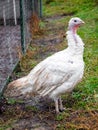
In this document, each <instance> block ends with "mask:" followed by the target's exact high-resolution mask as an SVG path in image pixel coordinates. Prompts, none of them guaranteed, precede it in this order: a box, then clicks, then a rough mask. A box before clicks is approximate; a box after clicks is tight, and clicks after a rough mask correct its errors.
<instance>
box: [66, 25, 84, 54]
mask: <svg viewBox="0 0 98 130" xmlns="http://www.w3.org/2000/svg"><path fill="white" fill-rule="evenodd" d="M77 28H78V27H74V28H71V29H69V30H68V31H67V41H68V49H69V50H70V51H71V52H72V53H74V54H79V55H83V50H84V43H83V41H82V39H81V38H80V37H79V35H77Z"/></svg>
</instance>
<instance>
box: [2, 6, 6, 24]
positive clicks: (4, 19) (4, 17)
mask: <svg viewBox="0 0 98 130" xmlns="http://www.w3.org/2000/svg"><path fill="white" fill-rule="evenodd" d="M3 21H4V26H6V15H5V6H3Z"/></svg>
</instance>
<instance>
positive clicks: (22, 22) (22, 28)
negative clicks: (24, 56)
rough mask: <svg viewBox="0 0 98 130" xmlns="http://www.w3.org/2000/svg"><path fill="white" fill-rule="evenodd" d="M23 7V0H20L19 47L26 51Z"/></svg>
mask: <svg viewBox="0 0 98 130" xmlns="http://www.w3.org/2000/svg"><path fill="white" fill-rule="evenodd" d="M24 7H25V6H24V0H20V21H21V22H20V24H21V25H20V26H21V27H20V28H21V48H22V52H23V53H25V51H26V41H25V17H24V14H25V12H24Z"/></svg>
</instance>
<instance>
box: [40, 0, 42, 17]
mask: <svg viewBox="0 0 98 130" xmlns="http://www.w3.org/2000/svg"><path fill="white" fill-rule="evenodd" d="M40 17H42V0H40Z"/></svg>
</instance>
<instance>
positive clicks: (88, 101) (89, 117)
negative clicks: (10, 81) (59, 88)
mask: <svg viewBox="0 0 98 130" xmlns="http://www.w3.org/2000/svg"><path fill="white" fill-rule="evenodd" d="M46 1H48V0H43V19H44V20H41V21H40V28H41V29H42V32H43V34H42V35H35V37H34V38H33V40H39V41H42V42H43V39H45V38H46V39H47V38H50V39H53V38H54V37H55V38H57V37H58V36H59V34H60V35H62V31H63V33H64V31H65V32H66V31H67V26H68V21H69V19H70V18H71V17H76V16H77V17H80V18H81V19H82V20H84V21H85V25H84V26H83V27H81V28H80V29H79V31H78V34H79V35H80V36H81V38H82V39H83V41H84V43H85V51H84V61H85V74H84V77H83V80H82V82H81V83H79V84H78V85H77V87H76V88H75V89H74V91H73V92H72V94H71V95H66V94H65V95H63V96H62V98H63V100H64V104H65V107H66V108H67V109H66V111H65V112H63V113H61V114H60V115H58V116H56V117H54V118H53V115H52V116H51V114H50V113H51V112H50V113H48V115H49V117H50V118H51V121H52V119H53V121H54V120H55V125H54V129H55V130H65V129H66V130H97V129H98V2H97V0H50V1H51V2H49V1H48V2H46ZM47 19H48V22H47ZM33 40H32V43H31V45H30V46H29V47H28V50H27V54H26V55H25V56H24V57H23V58H22V59H21V61H20V68H21V71H19V70H17V71H15V72H14V75H16V77H22V76H23V75H26V74H27V73H29V71H30V70H31V68H33V67H34V66H35V65H36V64H37V63H39V62H40V61H41V60H42V59H44V58H45V57H47V56H49V55H51V54H53V53H54V52H56V51H59V50H62V49H64V48H66V40H64V41H62V42H61V43H60V44H54V45H53V46H49V45H48V46H47V45H45V46H40V45H38V44H37V45H36V44H35V43H33ZM46 41H48V40H46ZM50 50H51V51H50ZM11 103H12V104H14V101H13V100H12V102H11ZM13 111H14V110H13ZM34 111H36V110H34ZM30 112H31V111H30ZM13 113H14V112H13ZM40 114H41V113H40ZM7 115H8V113H7ZM15 116H16V115H15ZM44 116H46V115H42V114H41V116H40V117H41V118H42V119H43V120H44V119H45V118H44ZM8 117H9V116H8ZM20 117H21V115H20V116H19V118H20ZM46 117H47V116H46ZM13 118H14V119H12V118H10V119H9V120H7V122H8V123H7V122H6V124H4V126H2V122H3V120H2V121H0V127H1V128H0V130H3V129H5V128H10V127H11V121H12V120H15V121H16V120H19V119H18V116H17V117H16V118H15V117H13ZM3 123H4V122H3ZM48 123H49V122H48ZM7 125H10V126H8V127H7ZM47 130H48V129H47ZM51 130H52V129H51Z"/></svg>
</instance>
